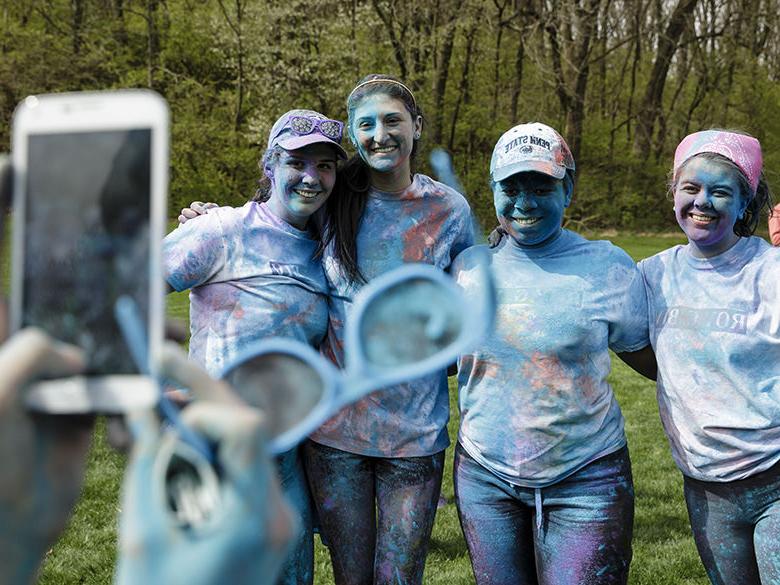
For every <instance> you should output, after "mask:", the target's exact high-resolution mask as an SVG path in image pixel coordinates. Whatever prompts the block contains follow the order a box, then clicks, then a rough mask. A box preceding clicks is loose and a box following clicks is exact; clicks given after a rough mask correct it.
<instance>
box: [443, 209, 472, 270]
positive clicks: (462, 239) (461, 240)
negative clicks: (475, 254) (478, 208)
mask: <svg viewBox="0 0 780 585" xmlns="http://www.w3.org/2000/svg"><path fill="white" fill-rule="evenodd" d="M462 203H463V205H462V206H460V207H457V208H455V209H454V210H453V212H454V213H456V214H457V220H456V225H457V231H456V233H455V236H454V239H453V242H452V246H451V247H450V267H451V266H452V261H453V260H455V258H456V257H457V256H458V255H459V254H460V253H461V252H463V251H464V250H465V249H467V248H470V247H471V246H473V245H474V226H475V221H474V215H473V214H472V212H471V208H470V207H469V204H468V202H467V201H466V199H465V198H462ZM450 267H448V268H447V271H448V272H449V271H450Z"/></svg>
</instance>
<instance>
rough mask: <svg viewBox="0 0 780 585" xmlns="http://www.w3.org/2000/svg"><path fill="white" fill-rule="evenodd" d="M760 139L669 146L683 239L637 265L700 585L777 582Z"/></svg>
mask: <svg viewBox="0 0 780 585" xmlns="http://www.w3.org/2000/svg"><path fill="white" fill-rule="evenodd" d="M762 166H763V162H762V154H761V145H760V144H759V142H758V140H756V139H755V138H753V137H752V136H748V135H745V134H741V133H737V132H731V131H722V130H708V131H704V132H696V133H694V134H691V135H689V136H687V137H686V138H685V139H684V140H683V141H682V142H681V143H680V145H679V146H678V147H677V151H676V152H675V156H674V168H673V170H672V179H671V184H670V189H671V191H672V193H673V194H674V210H675V217H676V218H677V223H678V224H679V225H680V227H681V228H682V230H683V232H685V235H686V236H687V238H688V244H687V245H684V246H676V247H674V248H671V249H669V250H665V251H664V252H661V253H660V254H657V255H655V256H653V257H651V258H648V259H646V260H643V261H642V262H641V263H640V264H639V268H640V271H641V272H642V274H643V276H644V280H645V284H646V289H647V299H648V305H649V315H650V319H649V322H650V340H651V342H652V346H653V349H654V350H655V353H656V355H657V358H658V403H659V409H660V412H661V420H662V422H663V425H664V429H665V430H666V434H667V437H668V439H669V443H670V445H671V447H672V456H673V458H674V460H675V462H676V463H677V466H678V467H679V468H680V470H681V471H682V473H683V479H684V492H685V500H686V504H687V506H688V515H689V518H690V521H691V527H692V529H693V535H694V539H695V541H696V546H697V547H698V550H699V555H700V556H701V559H702V562H703V563H704V566H705V568H706V570H707V574H708V576H709V578H710V580H711V581H712V583H714V584H733V583H740V584H742V585H760V584H763V585H767V584H769V583H780V250H778V249H777V248H773V247H771V246H770V245H769V244H767V242H766V241H764V240H763V239H762V238H758V237H754V236H752V234H753V232H754V231H755V229H756V225H757V224H758V221H759V214H760V212H761V210H762V209H767V210H768V209H769V208H770V205H771V204H770V200H771V196H770V192H769V188H768V186H767V184H766V181H765V180H764V177H763V171H762Z"/></svg>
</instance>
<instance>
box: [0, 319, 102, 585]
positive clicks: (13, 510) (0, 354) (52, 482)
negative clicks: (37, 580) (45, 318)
mask: <svg viewBox="0 0 780 585" xmlns="http://www.w3.org/2000/svg"><path fill="white" fill-rule="evenodd" d="M84 365H85V362H84V355H83V352H82V351H81V350H80V349H79V348H76V347H74V346H71V345H65V344H61V343H58V342H55V341H54V340H52V339H51V338H50V337H49V336H48V335H46V334H45V333H43V332H42V331H40V330H33V329H25V330H24V331H20V332H18V333H17V334H16V335H14V336H13V337H12V338H11V339H9V340H8V341H7V342H6V343H4V344H3V345H2V347H0V372H2V373H3V375H2V377H0V466H2V469H3V472H2V473H0V518H2V522H0V583H30V582H32V579H33V576H34V574H35V572H36V571H37V569H38V565H39V564H40V562H41V560H42V559H43V557H44V555H45V553H46V551H47V550H49V548H50V547H51V546H52V545H53V544H54V542H55V541H56V540H57V538H58V537H59V535H60V533H61V532H62V530H63V529H64V528H65V524H66V522H67V521H68V518H70V515H71V512H72V510H73V506H74V505H75V503H76V501H77V499H78V497H79V494H80V492H81V486H82V484H83V482H84V473H85V468H86V460H87V454H88V452H89V447H90V439H91V437H92V427H93V420H94V417H48V416H46V415H37V414H32V413H29V412H26V411H25V409H24V406H23V400H22V395H23V393H24V390H23V388H22V387H23V385H24V384H25V383H26V382H27V381H28V380H29V379H33V378H35V377H36V376H38V375H39V374H41V373H44V372H45V373H48V374H51V375H60V376H65V375H73V374H77V373H79V372H81V370H82V369H83V368H84Z"/></svg>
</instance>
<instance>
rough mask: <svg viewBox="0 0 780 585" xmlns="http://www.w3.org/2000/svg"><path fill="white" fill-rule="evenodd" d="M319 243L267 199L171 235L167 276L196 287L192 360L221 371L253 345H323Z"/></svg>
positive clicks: (166, 246) (183, 286)
mask: <svg viewBox="0 0 780 585" xmlns="http://www.w3.org/2000/svg"><path fill="white" fill-rule="evenodd" d="M316 249H317V242H316V241H315V240H313V239H312V238H311V237H310V236H309V235H308V234H307V233H306V232H305V231H301V230H299V229H296V228H295V227H293V226H291V225H289V224H288V223H287V222H285V221H283V220H281V219H279V218H278V217H276V216H275V215H274V214H273V213H272V212H271V210H270V209H268V206H267V205H265V204H263V203H256V202H249V203H247V204H246V205H244V206H243V207H238V208H233V207H220V208H218V209H212V210H210V211H209V212H208V213H207V214H206V215H201V216H199V217H196V218H195V219H192V220H190V221H188V222H187V223H186V224H184V225H180V226H179V227H177V228H176V229H175V230H174V231H172V232H171V233H170V234H168V236H167V237H166V238H165V240H164V242H163V256H164V268H165V279H166V280H167V281H168V284H170V285H171V287H172V288H173V289H175V290H177V291H182V290H187V289H192V290H191V292H190V333H191V338H190V357H191V358H192V359H193V360H195V361H196V362H198V363H200V364H202V365H203V366H204V367H205V368H206V370H207V371H208V372H209V373H210V374H211V375H214V376H217V375H219V374H220V373H221V372H222V370H223V369H224V368H225V366H226V365H227V364H229V363H230V362H232V361H233V360H234V359H235V358H236V357H238V355H239V354H240V353H241V352H242V351H243V350H244V349H245V348H246V347H247V346H248V345H249V344H251V343H253V342H255V341H258V340H260V339H263V338H265V337H271V336H274V337H287V338H292V339H297V340H298V341H301V342H303V343H306V344H308V345H312V346H315V347H317V346H318V345H319V344H320V343H321V341H322V338H323V336H324V335H325V332H326V330H327V322H328V302H327V282H326V280H325V273H324V271H323V269H322V264H321V262H319V261H317V260H315V259H314V253H315V251H316Z"/></svg>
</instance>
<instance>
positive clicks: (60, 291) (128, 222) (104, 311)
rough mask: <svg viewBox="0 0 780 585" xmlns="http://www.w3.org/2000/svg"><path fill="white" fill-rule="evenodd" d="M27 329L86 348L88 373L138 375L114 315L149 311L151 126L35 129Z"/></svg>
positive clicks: (27, 224)
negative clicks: (129, 309) (122, 305)
mask: <svg viewBox="0 0 780 585" xmlns="http://www.w3.org/2000/svg"><path fill="white" fill-rule="evenodd" d="M27 152H28V158H27V174H26V177H27V178H26V181H27V184H26V192H27V197H26V205H25V216H24V240H23V244H22V245H23V250H24V269H23V276H22V278H23V287H22V290H23V294H22V307H21V321H22V323H21V324H22V326H28V325H34V326H38V327H41V328H42V329H44V330H45V331H47V332H48V333H49V334H50V335H52V336H53V337H55V338H57V339H59V340H62V341H66V342H69V343H73V344H75V345H78V346H80V347H82V348H83V349H84V350H85V351H86V354H87V356H88V367H87V371H86V374H87V375H90V376H101V375H111V374H135V373H137V372H138V369H137V368H136V367H135V365H134V363H133V360H132V358H131V355H130V351H129V350H128V348H127V346H126V345H125V343H124V340H123V338H122V335H121V332H120V330H119V327H118V325H117V322H116V319H115V317H114V304H115V302H116V300H117V298H119V297H120V296H122V295H128V296H130V297H131V298H132V299H133V300H134V301H135V303H136V305H137V307H138V310H139V314H140V316H141V317H142V319H143V320H144V322H145V323H148V315H149V297H150V294H149V290H150V283H149V275H150V269H149V261H150V249H149V248H150V225H149V221H150V213H151V191H152V189H151V163H152V131H151V129H149V128H140V129H131V130H124V129H123V130H109V131H102V130H101V131H89V132H72V133H52V134H45V133H44V134H30V135H28V150H27Z"/></svg>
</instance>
